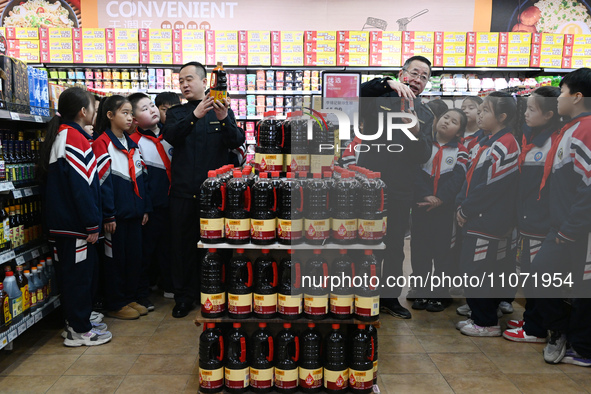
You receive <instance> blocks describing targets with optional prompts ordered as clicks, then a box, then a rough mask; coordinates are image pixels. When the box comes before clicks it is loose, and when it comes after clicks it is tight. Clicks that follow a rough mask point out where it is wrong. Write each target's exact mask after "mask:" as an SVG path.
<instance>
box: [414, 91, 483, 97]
mask: <svg viewBox="0 0 591 394" xmlns="http://www.w3.org/2000/svg"><path fill="white" fill-rule="evenodd" d="M480 93H481V92H423V93H421V94H420V95H421V96H442V97H458V96H478V95H479V94H480Z"/></svg>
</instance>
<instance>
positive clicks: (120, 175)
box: [40, 88, 180, 346]
mask: <svg viewBox="0 0 591 394" xmlns="http://www.w3.org/2000/svg"><path fill="white" fill-rule="evenodd" d="M179 103H180V100H179V97H178V95H177V94H175V93H161V94H160V95H159V96H158V97H157V98H156V103H154V102H152V99H151V98H150V97H149V96H148V95H146V94H144V93H136V94H132V95H130V96H129V97H123V96H118V95H115V96H111V97H108V98H106V99H104V100H103V101H102V102H101V103H100V105H97V103H96V102H95V98H94V97H93V96H92V95H91V94H90V93H88V92H86V91H85V90H83V89H80V88H69V89H67V90H65V91H64V92H63V93H62V94H61V95H60V98H59V103H58V112H57V114H56V116H55V117H54V118H53V119H52V120H51V122H50V124H49V126H48V129H47V133H46V138H45V142H44V145H43V148H42V160H41V163H40V166H41V169H42V173H43V174H44V177H43V178H44V179H43V183H44V185H45V188H44V190H45V192H44V193H45V199H46V208H47V226H48V229H49V234H50V241H51V242H52V243H53V245H54V255H55V259H56V261H59V263H58V264H56V266H57V268H58V280H59V281H60V282H61V286H60V288H61V289H62V303H63V305H64V313H65V317H66V329H65V330H64V332H63V333H62V336H63V337H64V344H65V345H66V346H82V345H100V344H103V343H106V342H109V341H110V340H111V338H112V335H111V333H110V332H109V331H108V330H107V326H106V324H105V323H103V322H102V318H103V317H104V315H103V314H102V313H97V312H93V305H94V303H95V302H96V301H97V297H100V298H102V302H103V309H104V310H105V311H106V314H107V315H108V316H110V317H114V318H118V319H124V320H132V319H138V318H139V317H140V316H144V315H147V314H148V312H149V311H151V310H154V304H153V303H152V302H151V301H150V300H149V298H148V296H149V291H150V287H151V284H153V282H154V276H155V274H154V273H157V275H159V278H160V286H161V287H162V288H163V290H164V291H165V295H166V293H167V292H168V293H169V297H170V298H172V294H170V292H171V291H172V289H171V288H172V285H171V278H170V273H169V271H170V270H169V269H168V268H167V267H166V262H167V255H168V251H167V245H168V244H169V242H168V240H167V234H168V231H167V228H168V221H169V218H168V194H169V189H170V173H171V170H170V163H171V158H172V146H171V145H170V144H169V143H168V142H166V141H165V140H163V135H162V133H161V128H162V124H163V123H164V122H165V119H166V118H165V116H166V110H167V109H168V108H169V107H170V106H172V105H176V104H179ZM97 107H98V108H97ZM99 234H100V235H101V241H100V242H99ZM99 260H100V261H101V263H100V264H98V261H99ZM99 266H100V269H99Z"/></svg>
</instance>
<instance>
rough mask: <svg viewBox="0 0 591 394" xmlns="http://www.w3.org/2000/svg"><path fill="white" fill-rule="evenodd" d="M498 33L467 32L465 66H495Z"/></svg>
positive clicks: (497, 50)
mask: <svg viewBox="0 0 591 394" xmlns="http://www.w3.org/2000/svg"><path fill="white" fill-rule="evenodd" d="M498 58H499V33H488V32H477V33H475V32H468V33H467V42H466V67H497V64H498V60H499V59H498Z"/></svg>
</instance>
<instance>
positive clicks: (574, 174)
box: [546, 112, 591, 242]
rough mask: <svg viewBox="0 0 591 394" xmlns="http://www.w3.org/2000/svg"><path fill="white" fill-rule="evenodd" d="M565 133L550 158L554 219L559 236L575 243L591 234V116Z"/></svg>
mask: <svg viewBox="0 0 591 394" xmlns="http://www.w3.org/2000/svg"><path fill="white" fill-rule="evenodd" d="M562 130H563V131H564V136H563V137H562V139H560V143H559V144H558V148H557V150H556V153H555V154H554V155H553V157H552V158H550V159H551V160H552V175H550V185H549V187H550V216H551V223H552V227H553V228H555V229H557V230H558V236H559V237H560V238H562V239H564V240H566V241H569V242H574V241H576V240H578V239H580V238H581V237H582V236H586V235H587V234H588V233H589V232H590V231H591V113H590V112H586V113H583V114H581V115H579V116H577V117H576V118H574V119H572V120H571V121H570V122H568V123H567V124H566V125H565V126H564V127H563V128H562ZM557 138H558V139H559V138H560V136H558V137H557ZM546 187H548V186H546Z"/></svg>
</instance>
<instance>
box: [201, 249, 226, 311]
mask: <svg viewBox="0 0 591 394" xmlns="http://www.w3.org/2000/svg"><path fill="white" fill-rule="evenodd" d="M224 272H225V268H224V262H223V260H222V258H221V256H220V255H219V254H218V253H217V249H214V248H210V249H208V251H207V253H206V254H205V256H204V257H203V261H202V262H201V314H202V315H203V317H207V318H216V317H221V316H223V315H224V313H225V312H226V290H225V288H224Z"/></svg>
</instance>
